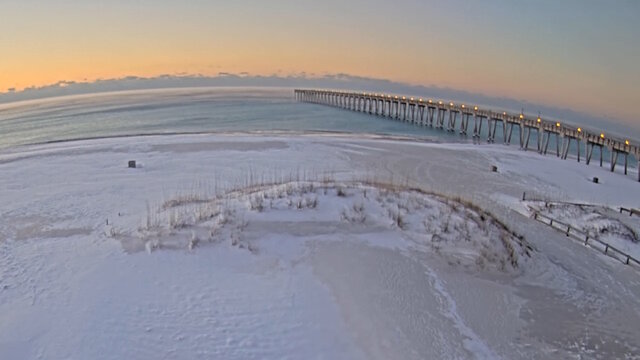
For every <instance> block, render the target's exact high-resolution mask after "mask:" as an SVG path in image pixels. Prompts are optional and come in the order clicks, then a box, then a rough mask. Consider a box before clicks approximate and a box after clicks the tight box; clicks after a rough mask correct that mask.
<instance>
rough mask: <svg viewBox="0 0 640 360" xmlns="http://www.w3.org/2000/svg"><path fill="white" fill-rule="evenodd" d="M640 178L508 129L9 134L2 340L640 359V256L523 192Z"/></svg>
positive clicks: (249, 351) (615, 190)
mask: <svg viewBox="0 0 640 360" xmlns="http://www.w3.org/2000/svg"><path fill="white" fill-rule="evenodd" d="M128 160H136V161H137V162H138V164H139V165H140V166H139V167H138V168H136V169H129V168H127V166H126V165H127V161H128ZM491 165H496V166H497V167H498V172H497V173H494V172H491V171H490V166H491ZM591 176H598V177H599V178H600V182H601V183H600V184H593V183H592V182H590V181H589V178H590V177H591ZM389 184H395V186H389ZM410 189H420V191H415V190H410ZM638 189H640V184H638V183H637V182H635V181H634V178H633V177H631V176H623V175H621V174H612V173H610V172H608V171H606V170H605V169H603V168H599V167H596V166H591V167H586V166H585V165H584V164H577V163H575V162H573V161H562V160H559V159H557V158H555V157H541V156H540V155H538V154H535V153H530V152H522V151H519V150H517V149H515V148H513V147H505V146H499V145H483V146H477V145H463V144H431V143H423V142H413V141H407V140H403V139H388V138H382V137H377V136H368V137H365V136H361V137H354V136H347V135H337V134H333V135H327V134H325V135H321V134H299V135H296V136H291V135H278V134H260V135H256V134H226V135H224V134H219V135H188V136H186V135H185V136H147V137H133V138H113V139H101V140H93V141H78V142H68V143H58V144H49V145H34V146H28V147H19V148H13V149H10V150H6V151H4V152H2V153H0V199H1V200H2V207H1V208H0V216H1V219H2V220H1V221H0V358H1V359H38V358H41V359H63V358H74V359H84V358H100V359H122V358H137V359H158V358H171V359H174V358H179V359H193V358H231V359H233V358H235V359H250V358H261V359H262V358H328V359H329V358H330V359H337V358H349V359H358V358H373V359H391V358H397V359H424V358H470V359H474V358H479V359H485V358H503V359H514V358H561V359H565V358H602V359H608V358H637V356H638V355H637V354H638V353H640V345H639V343H638V340H637V339H638V338H640V325H639V324H640V270H639V269H637V268H633V267H630V266H625V265H623V264H621V263H620V262H618V261H615V260H613V259H611V258H609V257H607V256H604V255H602V254H600V253H598V252H596V251H594V250H593V249H590V248H588V247H585V246H583V245H581V244H579V243H578V242H574V241H571V240H568V239H566V237H565V236H564V235H563V234H561V233H559V232H557V231H555V230H553V229H551V228H549V227H547V226H545V225H543V224H541V223H539V222H536V221H534V220H533V219H531V218H529V217H527V216H525V215H522V214H521V212H522V213H524V210H526V204H524V203H523V202H522V201H520V199H521V197H522V193H523V192H527V196H528V197H531V198H544V199H549V200H561V201H575V202H588V203H594V204H599V205H606V206H610V207H616V206H625V207H638V205H639V204H640V195H639V194H640V191H638ZM454 197H459V198H460V201H458V200H457V199H454ZM468 202H470V203H473V204H475V205H477V206H478V208H476V207H474V206H470V205H469V204H468ZM468 205H469V206H468ZM576 225H578V223H577V222H576ZM633 245H636V246H637V245H638V244H630V246H633Z"/></svg>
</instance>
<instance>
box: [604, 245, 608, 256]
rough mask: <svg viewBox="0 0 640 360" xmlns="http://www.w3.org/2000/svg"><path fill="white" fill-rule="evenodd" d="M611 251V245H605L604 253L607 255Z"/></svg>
mask: <svg viewBox="0 0 640 360" xmlns="http://www.w3.org/2000/svg"><path fill="white" fill-rule="evenodd" d="M608 251H609V244H605V246H604V253H605V254H606V253H607V252H608Z"/></svg>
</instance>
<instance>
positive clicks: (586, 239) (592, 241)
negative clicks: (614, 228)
mask: <svg viewBox="0 0 640 360" xmlns="http://www.w3.org/2000/svg"><path fill="white" fill-rule="evenodd" d="M533 218H534V219H535V220H538V221H539V222H541V223H543V224H545V225H548V226H550V227H552V228H554V229H556V230H558V231H560V232H562V233H564V234H565V235H566V236H567V237H569V238H572V239H574V240H577V241H580V242H582V243H583V244H584V245H589V246H590V247H591V248H593V249H596V250H600V251H602V252H603V253H604V254H605V255H608V256H611V257H613V258H615V259H617V260H620V261H621V262H623V263H624V264H627V265H635V266H640V260H638V259H636V258H634V257H633V256H631V255H629V254H627V253H625V252H624V251H622V250H619V249H617V248H615V247H613V246H611V245H610V244H608V243H606V242H604V241H602V240H600V239H596V238H594V237H591V236H589V234H587V233H585V232H583V231H580V230H578V229H576V228H574V227H572V226H571V225H569V224H566V223H563V222H561V221H558V220H556V219H554V218H552V217H549V216H546V215H542V214H540V213H539V212H535V213H533Z"/></svg>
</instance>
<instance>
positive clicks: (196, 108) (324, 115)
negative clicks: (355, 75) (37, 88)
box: [0, 88, 466, 148]
mask: <svg viewBox="0 0 640 360" xmlns="http://www.w3.org/2000/svg"><path fill="white" fill-rule="evenodd" d="M259 130H289V131H306V130H320V131H341V132H350V133H375V134H391V135H410V136H415V137H420V138H432V139H434V138H437V139H440V140H442V141H466V140H464V139H462V138H460V137H459V136H458V135H455V134H450V133H446V132H443V131H440V130H434V129H429V128H425V127H419V126H415V125H411V124H407V123H402V122H399V121H394V120H390V119H386V118H382V117H376V116H371V115H366V114H362V113H356V112H351V111H345V110H340V109H336V108H332V107H329V106H323V105H316V104H307V103H299V102H296V101H294V98H293V90H292V89H268V88H267V89H264V88H262V89H256V88H250V89H249V88H195V89H171V90H145V91H128V92H119V93H106V94H97V95H82V96H73V97H64V98H55V99H47V100H35V101H29V102H22V103H14V104H7V105H0V148H7V147H11V146H15V145H23V144H33V143H42V142H48V141H58V140H69V139H78V138H87V137H102V136H113V135H130V134H152V133H172V132H210V131H259Z"/></svg>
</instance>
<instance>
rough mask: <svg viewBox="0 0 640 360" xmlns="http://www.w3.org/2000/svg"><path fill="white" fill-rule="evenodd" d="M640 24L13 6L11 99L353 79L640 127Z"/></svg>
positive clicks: (284, 0) (547, 11)
mask: <svg viewBox="0 0 640 360" xmlns="http://www.w3.org/2000/svg"><path fill="white" fill-rule="evenodd" d="M639 17H640V1H635V0H613V1H605V0H602V1H595V0H562V1H557V0H553V1H552V0H536V1H533V0H485V1H472V0H447V1H444V0H443V1H426V0H396V1H381V0H366V1H365V0H350V1H340V0H324V1H317V0H315V1H309V0H271V1H264V0H261V1H259V0H234V1H205V0H192V1H178V0H110V1H106V0H0V49H2V51H1V52H0V92H6V91H9V90H10V89H13V90H15V91H20V90H23V89H25V88H28V87H31V86H43V85H47V84H52V83H57V82H58V81H61V80H66V81H94V80H97V79H110V78H119V77H124V76H130V75H133V76H142V77H152V76H157V75H160V74H202V75H207V76H213V75H216V74H219V73H221V72H229V73H236V74H238V73H249V74H252V75H272V74H277V75H280V76H287V75H290V74H306V76H310V77H313V76H323V75H327V74H338V73H341V74H349V75H354V76H362V77H371V78H377V79H388V80H392V81H395V82H402V83H407V84H411V85H424V86H439V87H449V88H453V89H459V90H464V91H469V92H475V93H482V94H486V95H488V96H496V97H508V98H513V99H525V100H526V101H529V102H532V103H539V104H544V105H548V106H557V107H563V108H570V109H573V110H576V111H581V112H588V113H592V114H595V115H596V116H606V117H609V118H616V119H619V120H620V121H622V122H627V123H634V124H637V123H638V122H639V121H640V120H639V119H638V115H639V114H638V110H637V107H636V104H640V91H639V90H638V86H639V84H640V68H639V65H638V64H640V22H639V21H637V19H638V18H639Z"/></svg>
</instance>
